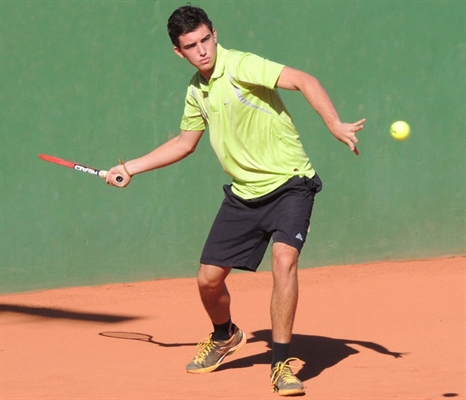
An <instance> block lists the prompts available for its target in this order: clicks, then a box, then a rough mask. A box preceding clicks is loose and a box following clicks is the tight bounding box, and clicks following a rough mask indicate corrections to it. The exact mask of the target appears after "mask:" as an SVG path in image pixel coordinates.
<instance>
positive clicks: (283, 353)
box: [272, 342, 290, 368]
mask: <svg viewBox="0 0 466 400" xmlns="http://www.w3.org/2000/svg"><path fill="white" fill-rule="evenodd" d="M272 351H273V358H272V368H273V367H274V366H275V364H276V363H278V362H283V361H286V360H287V358H288V353H289V351H290V344H289V343H277V342H273V344H272Z"/></svg>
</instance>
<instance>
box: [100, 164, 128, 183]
mask: <svg viewBox="0 0 466 400" xmlns="http://www.w3.org/2000/svg"><path fill="white" fill-rule="evenodd" d="M105 181H106V182H107V184H108V185H110V186H115V187H118V188H124V187H126V186H128V184H129V183H130V181H131V177H130V176H129V175H128V174H126V171H124V169H123V168H122V167H121V166H119V165H118V166H116V167H113V168H111V169H110V170H109V171H108V173H107V176H106V178H105Z"/></svg>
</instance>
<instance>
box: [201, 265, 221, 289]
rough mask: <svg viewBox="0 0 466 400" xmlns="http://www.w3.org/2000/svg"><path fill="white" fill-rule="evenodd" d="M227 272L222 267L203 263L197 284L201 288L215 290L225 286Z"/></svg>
mask: <svg viewBox="0 0 466 400" xmlns="http://www.w3.org/2000/svg"><path fill="white" fill-rule="evenodd" d="M225 277H226V275H225V273H224V271H223V269H222V268H221V267H215V266H212V265H205V264H201V267H200V268H199V272H198V274H197V285H198V287H199V290H201V291H203V292H206V291H215V290H218V289H219V288H221V287H223V285H224V282H225Z"/></svg>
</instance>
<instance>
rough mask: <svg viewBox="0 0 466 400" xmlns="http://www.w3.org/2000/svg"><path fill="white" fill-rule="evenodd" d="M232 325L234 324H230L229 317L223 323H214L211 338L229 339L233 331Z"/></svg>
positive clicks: (215, 339) (216, 339)
mask: <svg viewBox="0 0 466 400" xmlns="http://www.w3.org/2000/svg"><path fill="white" fill-rule="evenodd" d="M233 327H234V325H233V324H232V322H231V319H229V320H228V321H227V322H225V323H224V324H220V325H215V324H214V334H213V335H212V339H213V340H214V341H218V340H228V339H230V338H231V335H232V333H233Z"/></svg>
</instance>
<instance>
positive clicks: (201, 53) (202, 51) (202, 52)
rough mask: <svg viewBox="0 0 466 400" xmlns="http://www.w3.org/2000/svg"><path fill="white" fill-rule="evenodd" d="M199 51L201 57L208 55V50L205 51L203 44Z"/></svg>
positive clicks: (200, 45)
mask: <svg viewBox="0 0 466 400" xmlns="http://www.w3.org/2000/svg"><path fill="white" fill-rule="evenodd" d="M198 50H199V54H200V55H201V56H204V55H206V49H205V47H204V45H203V44H202V43H200V44H199V46H198Z"/></svg>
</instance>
